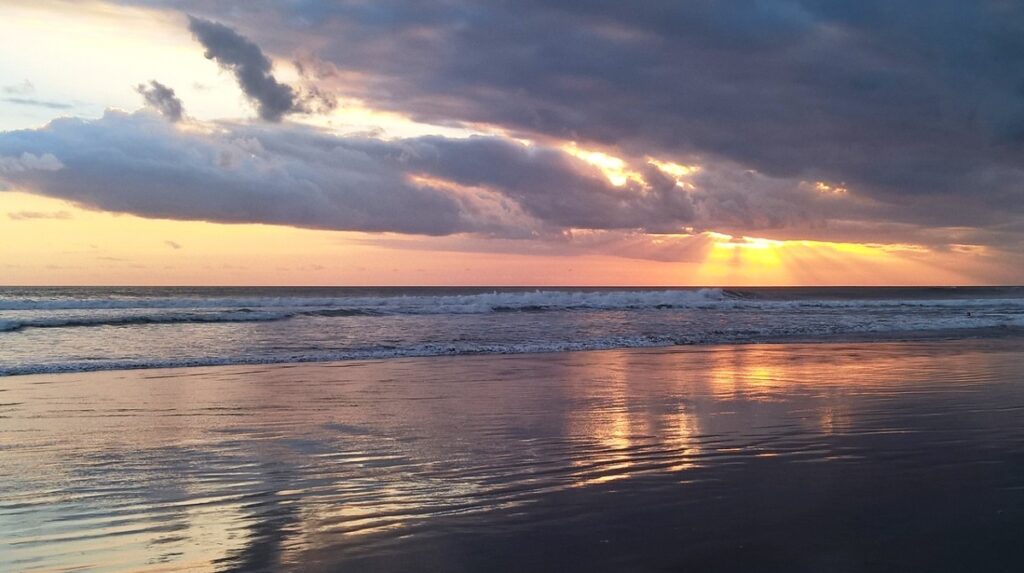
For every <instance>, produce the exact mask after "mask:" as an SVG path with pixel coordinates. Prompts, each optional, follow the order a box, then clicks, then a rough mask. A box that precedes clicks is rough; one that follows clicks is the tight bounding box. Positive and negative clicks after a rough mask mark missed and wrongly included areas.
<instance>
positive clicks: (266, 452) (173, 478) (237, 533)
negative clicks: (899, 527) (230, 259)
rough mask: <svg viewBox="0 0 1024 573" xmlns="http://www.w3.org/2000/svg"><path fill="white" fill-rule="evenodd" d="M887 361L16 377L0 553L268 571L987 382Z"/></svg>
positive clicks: (812, 348) (418, 364) (719, 359)
mask: <svg viewBox="0 0 1024 573" xmlns="http://www.w3.org/2000/svg"><path fill="white" fill-rule="evenodd" d="M897 346H898V345H876V346H865V345H861V346H856V345H852V346H851V345H845V346H844V345H827V346H823V345H809V346H800V345H795V346H786V345H772V346H730V347H717V348H704V349H693V350H676V351H664V350H658V351H640V350H636V351H607V352H582V353H569V354H552V355H522V356H515V357H480V358H466V357H462V358H458V359H444V358H441V359H428V360H396V361H383V362H365V363H350V364H343V365H323V366H315V365H306V366H299V367H295V366H278V367H267V368H262V367H228V368H197V369H186V370H177V371H144V372H120V373H95V374H78V375H72V376H52V375H51V376H36V377H14V378H11V379H10V380H8V381H7V383H6V390H7V392H5V394H6V395H5V397H4V401H5V402H9V403H11V404H16V405H15V406H5V408H6V410H4V415H5V416H6V418H3V419H2V420H0V427H2V429H3V430H4V432H3V434H2V435H4V436H11V435H16V436H18V438H17V440H14V441H11V440H7V441H6V443H5V445H4V448H5V454H4V455H5V463H4V467H3V468H2V469H0V488H2V489H0V538H2V539H4V540H5V541H4V543H6V544H7V548H6V549H5V550H6V551H7V552H8V554H9V555H12V556H13V559H15V562H16V563H27V562H28V561H31V560H39V561H40V562H41V563H43V564H45V567H46V568H49V569H57V568H62V567H71V566H77V565H83V564H92V565H97V566H99V565H102V566H103V567H105V568H108V569H110V570H114V571H118V570H124V571H127V570H147V571H159V570H174V569H180V568H185V567H193V568H194V569H195V570H214V569H220V568H221V567H222V566H224V565H226V564H232V566H236V567H242V568H245V567H251V568H260V567H268V566H270V567H277V566H281V565H282V564H301V563H303V562H304V561H305V560H307V559H308V558H309V557H308V555H309V553H310V552H311V551H314V552H315V551H319V550H321V549H323V548H326V547H332V548H335V549H333V550H332V551H333V553H332V554H331V555H333V556H334V557H335V558H342V557H344V556H346V555H350V554H353V555H354V554H356V553H360V552H363V553H365V552H367V551H373V550H374V548H375V547H377V545H376V544H377V543H384V542H387V541H388V540H394V539H397V538H404V537H407V536H409V535H416V534H417V532H422V531H423V530H424V528H429V527H430V524H431V523H433V522H435V521H437V520H444V519H452V518H455V517H456V516H462V517H465V518H467V519H469V518H470V517H468V516H473V515H483V514H486V513H488V512H496V511H511V512H514V513H516V514H528V513H529V512H531V511H536V510H537V508H538V507H542V506H543V504H540V505H538V504H539V503H540V502H541V501H542V500H543V499H545V497H546V496H551V495H554V494H556V493H558V492H568V491H582V490H588V489H596V488H603V487H623V486H622V485H620V484H622V483H625V482H626V481H627V480H631V479H635V478H639V477H641V476H643V477H644V478H645V479H647V478H652V477H654V476H675V477H674V479H675V483H684V482H687V481H688V480H691V479H696V478H693V477H690V476H689V474H690V473H693V472H705V473H706V472H708V471H714V468H716V467H717V466H718V465H719V464H735V463H740V462H744V460H750V459H763V458H786V457H787V456H790V457H792V456H796V457H798V458H801V459H804V458H809V459H811V460H830V459H855V458H856V452H855V451H851V450H850V448H849V447H848V446H844V447H842V448H840V447H835V448H833V447H830V446H828V445H827V443H826V441H827V440H830V439H838V438H841V437H844V436H845V437H848V436H850V435H852V434H853V433H855V432H857V431H859V430H858V428H859V427H860V426H863V425H865V424H866V426H865V427H864V428H863V431H867V432H871V431H874V430H875V425H878V423H877V422H876V421H874V420H875V418H872V417H871V416H867V417H865V416H864V415H863V413H862V411H863V410H864V409H865V408H867V409H872V408H876V407H878V405H879V404H884V402H882V401H881V400H882V399H883V398H887V397H889V398H896V399H898V398H899V397H900V396H903V395H911V394H912V395H915V396H920V395H922V394H923V393H927V392H929V391H932V390H933V389H934V388H935V387H936V385H938V386H939V387H941V385H943V384H947V383H951V382H947V381H950V380H953V381H955V380H957V379H958V378H957V376H956V375H955V374H954V373H956V372H966V371H971V372H980V371H984V368H985V367H984V360H985V355H983V354H977V353H976V354H973V355H972V354H949V353H938V354H935V353H933V354H930V355H928V354H917V355H916V354H915V350H914V348H915V347H913V346H906V347H899V348H903V349H897V350H894V351H892V352H887V351H886V348H890V347H892V348H897ZM908 349H909V350H908ZM939 373H941V375H939ZM881 425H882V427H883V429H884V430H885V431H887V432H891V431H894V422H891V421H889V422H885V421H884V420H883V421H882V422H881ZM58 437H59V439H58ZM675 474H678V475H677V476H676V475H675ZM701 475H703V474H701ZM25 476H35V477H34V478H33V479H31V480H28V479H25ZM701 479H703V478H701ZM12 512H15V513H12ZM15 514H17V517H14V515H15Z"/></svg>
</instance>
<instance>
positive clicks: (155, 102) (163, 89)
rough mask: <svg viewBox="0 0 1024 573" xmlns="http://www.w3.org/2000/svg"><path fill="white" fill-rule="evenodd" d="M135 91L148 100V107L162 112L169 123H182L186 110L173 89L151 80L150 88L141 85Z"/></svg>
mask: <svg viewBox="0 0 1024 573" xmlns="http://www.w3.org/2000/svg"><path fill="white" fill-rule="evenodd" d="M135 91H137V92H138V93H139V94H140V95H141V96H142V97H143V98H144V99H145V100H146V104H147V105H149V106H150V107H152V108H153V109H155V110H156V111H158V112H160V114H161V115H163V116H164V117H166V118H167V120H168V121H171V122H177V121H181V118H182V117H183V115H184V108H183V107H182V105H181V99H179V98H178V96H176V95H174V90H173V89H171V88H169V87H167V86H165V85H163V84H162V83H160V82H158V81H156V80H151V81H150V82H149V86H146V84H139V85H138V86H136V87H135Z"/></svg>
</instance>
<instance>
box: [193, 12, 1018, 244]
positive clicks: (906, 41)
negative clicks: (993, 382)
mask: <svg viewBox="0 0 1024 573" xmlns="http://www.w3.org/2000/svg"><path fill="white" fill-rule="evenodd" d="M203 9H204V8H202V7H201V6H198V5H197V6H196V10H203ZM205 9H206V10H211V11H214V12H215V15H217V16H218V17H225V18H226V17H229V16H230V17H233V18H234V21H235V22H237V24H238V25H240V26H244V27H245V28H246V29H247V30H267V32H266V33H265V34H264V35H261V36H260V37H259V38H258V40H259V41H260V42H261V43H262V44H263V45H264V47H266V48H267V49H269V50H272V51H274V52H275V53H281V54H294V53H297V52H315V53H316V54H317V57H318V58H319V59H320V60H321V61H322V62H323V65H324V66H325V67H330V68H331V69H333V70H336V71H337V73H336V74H334V75H335V77H336V78H343V79H335V80H332V79H331V78H330V77H326V78H324V79H323V82H324V84H325V85H328V86H331V87H334V88H336V89H343V90H345V91H346V92H348V93H350V94H352V95H356V96H358V97H360V98H362V99H364V100H366V101H371V102H373V104H374V105H375V106H378V107H383V108H386V109H389V110H393V111H397V112H400V113H403V114H408V115H410V116H412V117H415V118H417V119H420V120H423V121H430V122H439V123H446V124H450V123H453V122H456V123H457V122H464V123H468V124H473V125H480V124H486V125H492V126H496V127H498V128H500V129H502V130H503V131H504V132H505V133H511V134H514V135H519V136H521V137H527V138H532V139H544V138H550V139H554V140H560V141H565V140H573V141H578V142H580V143H581V144H589V145H599V146H602V147H604V148H614V149H618V150H619V153H620V154H621V155H625V156H634V157H642V156H645V155H650V156H656V157H665V156H667V157H676V156H696V157H700V158H702V159H704V160H705V161H709V162H714V161H725V162H729V163H732V164H736V165H739V166H741V167H743V168H746V169H750V170H754V171H756V172H758V173H760V174H763V175H766V176H768V177H771V178H776V179H797V180H806V181H816V180H824V181H831V182H841V183H843V184H844V185H845V186H846V187H848V188H849V190H850V192H851V193H852V194H856V195H858V196H859V197H861V198H863V199H864V200H865V201H876V202H880V203H884V204H888V205H891V206H893V208H894V209H898V210H912V209H915V208H916V209H920V212H919V213H918V214H917V215H916V218H917V219H918V220H919V221H920V222H922V223H929V224H941V225H948V226H957V225H978V224H997V223H999V224H1002V223H1006V221H1005V220H1001V219H1005V214H1006V213H1007V212H1012V213H1014V214H1015V215H1017V216H1019V215H1021V214H1022V211H1024V200H1022V191H1021V190H1022V188H1024V187H1022V182H1024V154H1022V151H1024V90H1022V89H1021V85H1024V75H1022V72H1021V70H1024V40H1022V38H1024V5H1021V4H1019V3H1013V2H1004V1H1000V0H986V1H980V2H960V1H957V0H939V1H937V2H933V1H927V2H926V1H924V0H919V1H914V2H907V3H901V4H900V5H898V6H895V5H893V4H892V3H891V2H886V1H884V0H864V1H860V2H846V1H837V0H828V1H824V2H820V1H812V0H771V1H755V0H741V1H737V2H716V1H713V0H697V1H694V2H685V3H680V2H673V1H670V0H652V1H646V2H642V3H623V2H611V1H596V2H583V3H581V2H571V1H564V2H563V1H559V0H555V1H544V2H539V1H535V2H531V1H527V2H517V3H502V2H496V3H485V4H480V3H478V2H470V1H459V0H456V1H453V2H444V3H421V2H414V1H411V0H386V1H383V2H375V3H372V4H367V3H363V2H318V1H310V2H302V3H296V4H288V5H283V6H271V5H269V4H261V5H260V7H259V8H258V9H253V10H248V11H233V10H232V9H230V8H226V7H224V6H222V5H218V6H217V7H207V8H205ZM270 22H280V23H281V25H282V26H284V27H285V28H287V30H282V29H280V28H279V27H275V26H269V25H268V24H269V23H270ZM353 78H358V81H353ZM332 81H333V82H336V83H332ZM904 218H908V219H909V218H912V217H911V215H910V214H909V213H908V214H906V216H905V217H904Z"/></svg>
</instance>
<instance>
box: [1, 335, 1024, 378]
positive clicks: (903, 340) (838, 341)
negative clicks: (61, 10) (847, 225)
mask: <svg viewBox="0 0 1024 573" xmlns="http://www.w3.org/2000/svg"><path fill="white" fill-rule="evenodd" d="M979 331H985V332H984V333H979ZM979 334H981V335H979ZM1007 340H1011V341H1012V340H1024V328H1014V327H1007V328H988V329H963V330H957V331H936V332H934V333H932V332H928V331H923V332H919V333H915V335H914V336H912V337H896V336H894V337H878V336H876V333H863V334H862V335H859V336H850V335H841V336H836V337H831V338H804V337H799V338H792V339H777V340H770V341H751V342H728V343H722V342H710V343H694V344H666V345H651V346H616V347H610V348H585V349H578V350H575V349H574V350H550V351H529V352H478V353H464V354H457V353H452V354H421V355H420V354H411V355H405V356H389V357H369V358H361V357H360V358H345V359H327V360H322V359H316V358H314V359H310V360H290V361H260V360H253V361H230V362H224V363H195V364H171V365H158V366H149V365H143V366H135V367H131V366H130V367H111V368H104V367H97V368H93V369H75V370H58V371H45V372H26V373H15V374H6V373H0V382H2V381H3V380H5V379H21V378H25V377H35V376H71V375H75V374H83V375H84V374H89V375H96V374H104V373H107V374H110V373H119V372H124V373H128V372H150V371H153V372H164V371H177V370H187V371H196V370H206V369H231V368H254V367H259V368H261V370H262V369H269V368H296V367H302V366H324V367H332V368H337V367H344V366H352V365H360V364H378V363H390V362H402V363H404V362H408V361H411V360H413V361H430V360H437V359H449V360H458V359H488V358H508V357H516V356H526V357H529V356H551V355H563V354H567V355H572V354H590V353H603V352H631V353H632V352H648V353H652V352H653V353H681V352H700V351H707V350H714V349H726V348H756V347H760V346H764V347H777V346H790V345H793V346H810V347H819V346H825V347H827V346H830V345H844V344H866V345H875V344H907V345H912V344H915V343H922V344H924V343H942V342H949V343H955V342H979V343H980V342H984V341H992V342H997V341H1007Z"/></svg>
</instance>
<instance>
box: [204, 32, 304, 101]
mask: <svg viewBox="0 0 1024 573" xmlns="http://www.w3.org/2000/svg"><path fill="white" fill-rule="evenodd" d="M188 23H189V29H190V30H191V31H192V34H193V35H194V36H195V38H196V39H197V40H199V43H201V44H202V45H203V47H204V48H205V49H206V57H207V58H208V59H212V60H215V61H216V62H217V63H218V64H219V65H220V66H221V67H222V68H224V69H226V70H230V71H232V72H234V74H235V78H236V79H237V80H238V85H239V86H241V88H242V91H243V92H244V93H245V95H246V96H248V97H249V99H250V100H252V101H253V102H254V103H255V104H256V110H257V112H258V113H259V116H260V117H261V118H262V119H265V120H267V121H281V118H282V117H283V116H284V115H285V114H288V113H291V112H295V111H301V108H300V107H298V106H297V100H296V94H295V91H294V90H293V89H292V88H291V86H288V85H286V84H282V83H279V82H278V81H277V80H276V79H275V78H274V75H273V74H272V73H271V63H270V59H269V58H267V57H266V56H265V55H264V54H263V51H262V50H260V48H259V46H257V45H256V44H254V43H252V42H251V41H249V40H248V39H247V38H245V37H244V36H242V35H240V34H238V33H237V32H235V31H234V30H232V29H231V28H229V27H227V26H225V25H223V24H218V23H216V22H211V21H209V20H203V19H201V18H196V17H194V16H189V18H188Z"/></svg>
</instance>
